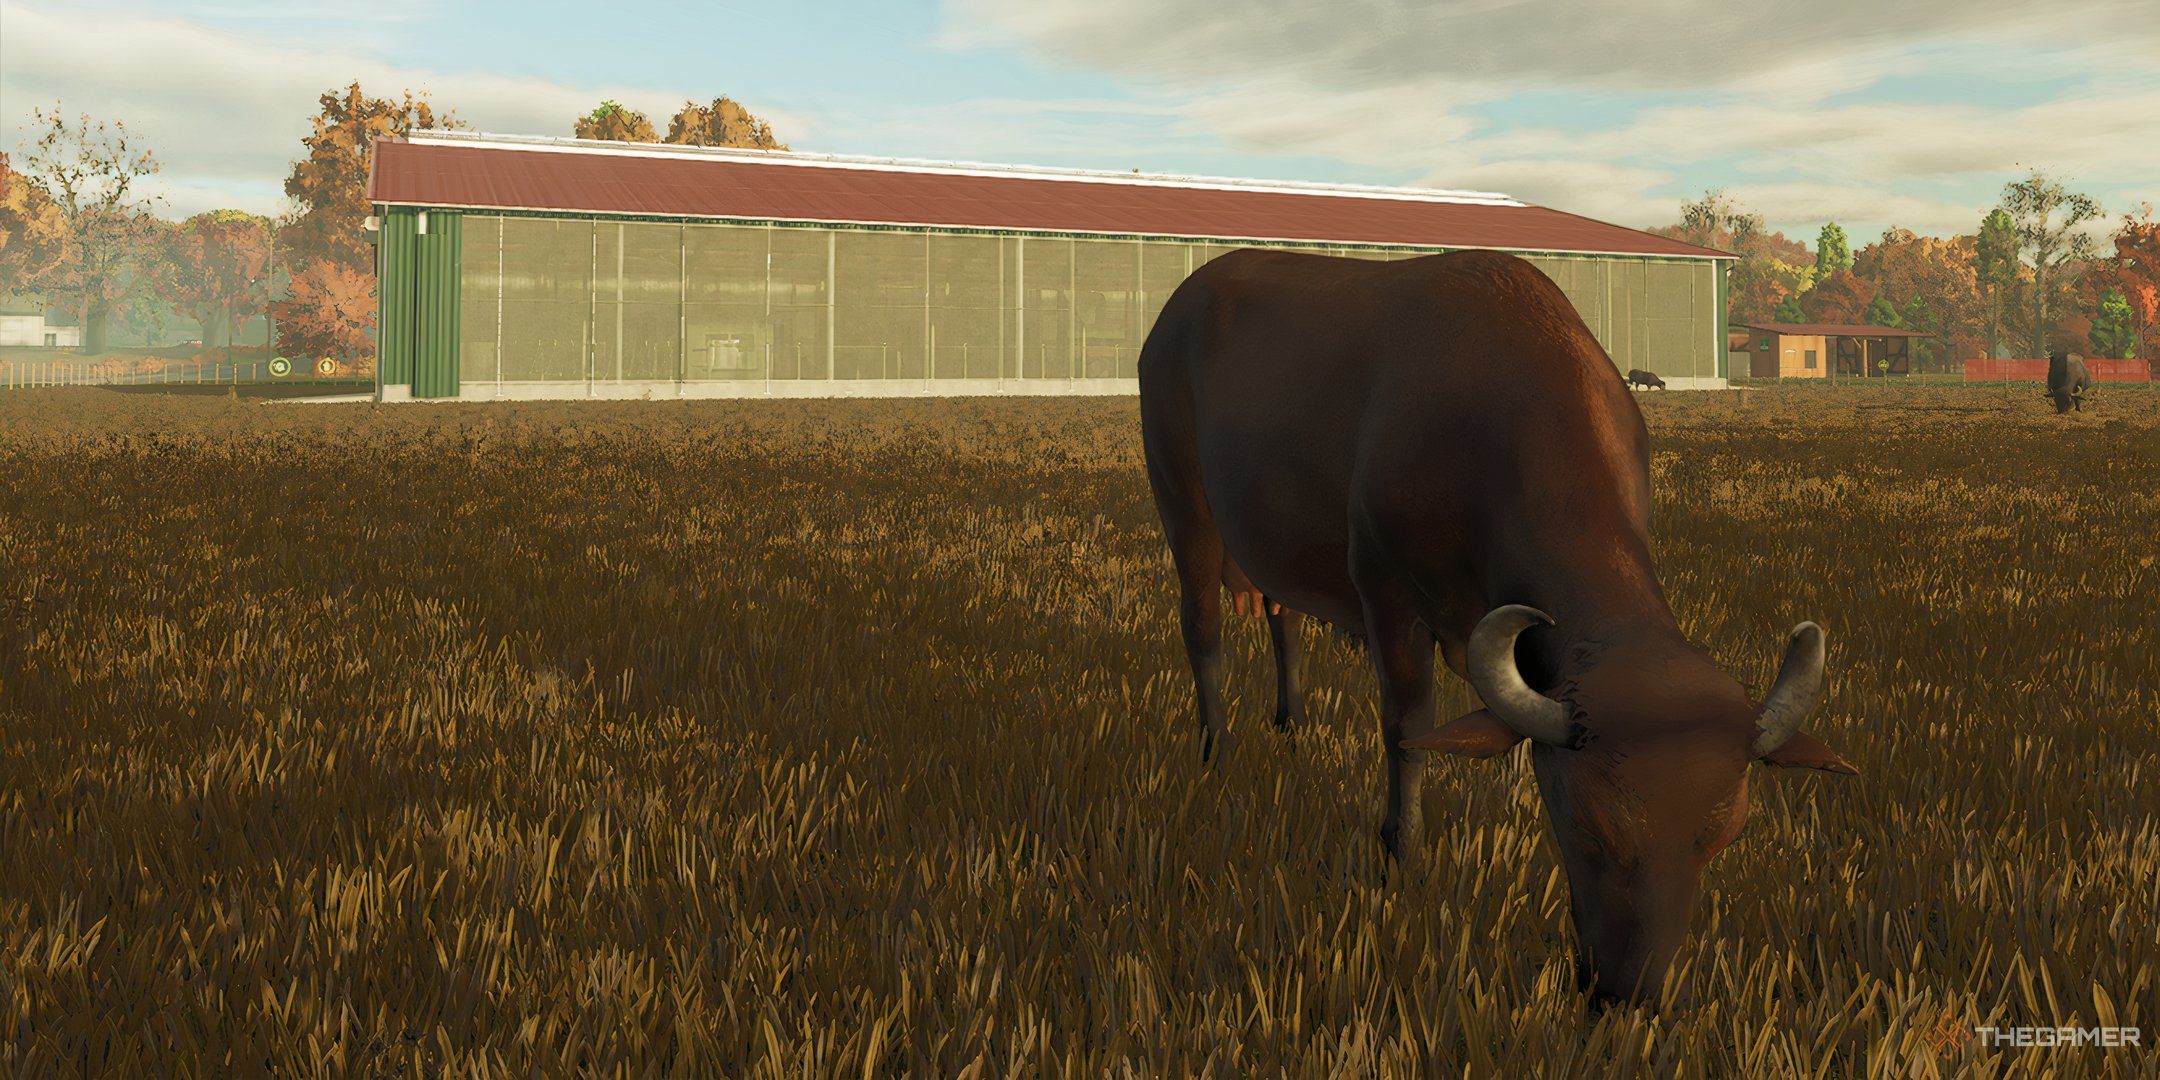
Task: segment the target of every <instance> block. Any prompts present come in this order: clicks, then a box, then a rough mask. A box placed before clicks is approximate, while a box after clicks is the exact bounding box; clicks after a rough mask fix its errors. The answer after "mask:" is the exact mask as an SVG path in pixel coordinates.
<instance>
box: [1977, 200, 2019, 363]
mask: <svg viewBox="0 0 2160 1080" xmlns="http://www.w3.org/2000/svg"><path fill="white" fill-rule="evenodd" d="M1972 265H1973V278H1974V280H1975V281H1976V282H1977V283H1978V285H1979V288H1980V292H1981V296H1982V298H1983V300H1984V304H1985V306H1984V307H1983V309H1982V314H1983V319H1984V323H1985V326H1986V330H1987V355H1988V357H1989V358H1991V359H1992V358H1994V357H1996V356H1999V355H2001V353H2002V316H2003V306H2004V304H2006V303H2007V302H2008V298H2009V297H2010V296H2011V295H2012V293H2013V292H2014V290H2015V289H2016V288H2017V283H2018V239H2017V223H2016V222H2013V221H2011V220H2010V214H2009V212H2008V211H2005V210H2004V209H2003V208H2002V207H1999V206H1998V207H1996V208H1995V209H1993V210H1990V211H1988V216H1987V218H1986V220H1984V221H1982V222H1981V223H1980V235H1979V236H1977V237H1974V239H1973V252H1972Z"/></svg>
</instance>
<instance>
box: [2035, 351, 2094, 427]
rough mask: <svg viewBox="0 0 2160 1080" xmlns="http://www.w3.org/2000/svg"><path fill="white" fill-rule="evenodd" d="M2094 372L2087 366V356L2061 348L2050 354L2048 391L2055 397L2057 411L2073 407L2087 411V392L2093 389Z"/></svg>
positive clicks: (2048, 394)
mask: <svg viewBox="0 0 2160 1080" xmlns="http://www.w3.org/2000/svg"><path fill="white" fill-rule="evenodd" d="M2092 384H2093V377H2092V372H2091V371H2090V370H2088V369H2087V368H2086V367H2085V358H2084V357H2082V356H2072V355H2070V354H2069V353H2067V352H2064V351H2063V350H2061V349H2056V350H2055V351H2053V352H2051V353H2049V354H2048V372H2047V386H2048V388H2047V393H2046V395H2045V396H2046V397H2049V398H2052V399H2054V402H2055V411H2056V412H2057V413H2066V412H2069V411H2070V410H2071V409H2072V408H2075V409H2077V411H2079V412H2084V411H2085V394H2086V393H2087V392H2088V391H2090V390H2091V389H2092Z"/></svg>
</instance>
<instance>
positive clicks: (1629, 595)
mask: <svg viewBox="0 0 2160 1080" xmlns="http://www.w3.org/2000/svg"><path fill="white" fill-rule="evenodd" d="M1612 371H1613V367H1612V361H1611V359H1610V358H1608V357H1607V356H1606V354H1605V350H1604V349H1602V348H1601V347H1599V345H1598V343H1597V340H1596V339H1595V338H1593V337H1592V336H1591V334H1590V331H1589V329H1588V328H1587V327H1585V326H1584V325H1583V321H1582V319H1581V318H1580V317H1579V316H1578V315H1577V314H1576V312H1575V309H1574V307H1573V306H1572V305H1570V304H1569V302H1568V299H1567V297H1566V296H1564V295H1562V293H1561V292H1560V289H1559V287H1558V286H1556V285H1554V284H1553V282H1552V281H1551V279H1549V278H1547V277H1546V276H1545V275H1544V274H1542V273H1540V272H1539V271H1538V270H1537V269H1536V268H1535V267H1533V266H1532V265H1531V264H1530V263H1528V262H1526V261H1524V260H1522V259H1520V258H1517V257H1515V256H1511V255H1504V254H1499V253H1496V252H1487V251H1462V252H1452V253H1449V254H1445V255H1432V256H1426V257H1423V258H1416V259H1408V260H1404V261H1400V262H1387V263H1383V262H1367V261H1363V260H1357V259H1339V258H1330V257H1326V256H1316V255H1304V254H1296V253H1290V252H1279V251H1257V250H1243V251H1236V252H1232V253H1230V254H1227V255H1224V256H1221V257H1220V258H1217V259H1215V260H1214V261H1213V262H1210V263H1208V264H1207V265H1206V266H1204V267H1202V268H1201V269H1200V270H1198V271H1196V272H1195V273H1193V274H1192V275H1191V276H1190V277H1189V278H1188V279H1187V280H1186V281H1185V283H1184V284H1182V285H1180V286H1179V287H1178V289H1177V291H1176V292H1175V293H1174V294H1173V295H1172V296H1171V298H1170V300H1169V302H1168V304H1167V305H1166V306H1165V308H1164V310H1163V313H1162V316H1161V317H1160V318H1159V319H1157V320H1156V323H1155V327H1154V329H1153V330H1152V331H1151V332H1150V333H1149V334H1148V338H1147V342H1146V344H1145V346H1144V347H1143V349H1142V351H1141V354H1140V366H1139V375H1140V422H1141V435H1142V444H1143V447H1144V450H1145V454H1146V459H1147V472H1148V481H1149V484H1150V487H1151V488H1152V490H1153V492H1154V497H1155V506H1156V509H1157V511H1158V513H1159V514H1160V515H1161V517H1162V524H1163V531H1164V533H1165V536H1166V538H1167V539H1168V541H1169V545H1170V552H1171V556H1172V561H1173V562H1174V563H1175V565H1176V568H1177V574H1178V582H1179V586H1180V592H1181V594H1182V599H1181V601H1180V604H1179V615H1180V621H1181V623H1182V625H1183V633H1184V639H1185V650H1186V655H1187V657H1188V659H1189V660H1190V662H1191V665H1192V671H1193V678H1194V683H1195V686H1196V691H1197V698H1198V708H1199V718H1200V727H1201V753H1202V755H1203V757H1209V758H1212V757H1214V756H1215V755H1219V754H1221V753H1223V752H1225V751H1226V750H1227V749H1228V748H1229V743H1228V733H1227V730H1226V728H1225V725H1224V718H1223V708H1222V700H1221V689H1220V686H1219V685H1218V684H1219V683H1220V679H1221V676H1220V667H1221V630H1222V593H1223V590H1224V587H1225V586H1227V587H1228V588H1229V590H1230V591H1231V592H1232V593H1233V594H1234V595H1235V596H1236V597H1237V604H1238V606H1239V607H1240V608H1241V609H1243V608H1246V607H1250V608H1252V609H1253V610H1255V611H1260V612H1264V613H1265V614H1266V616H1267V619H1268V628H1269V631H1270V634H1271V636H1272V637H1273V639H1274V644H1275V655H1276V706H1275V719H1276V722H1277V724H1278V725H1280V726H1284V727H1289V726H1294V725H1295V724H1296V723H1298V722H1299V720H1298V718H1299V715H1300V712H1301V708H1300V703H1299V701H1298V686H1297V679H1296V674H1295V665H1296V661H1297V653H1296V643H1297V628H1298V621H1299V619H1300V617H1301V616H1300V613H1304V614H1309V615H1313V616H1316V617H1318V618H1320V619H1323V620H1326V621H1327V622H1330V623H1333V624H1336V625H1338V626H1348V627H1355V628H1357V629H1359V630H1361V631H1362V632H1363V637H1364V640H1365V643H1366V647H1367V651H1368V652H1369V653H1370V655H1371V656H1372V657H1373V660H1374V663H1375V665H1376V667H1377V669H1378V674H1379V679H1380V697H1381V733H1382V743H1383V745H1384V746H1385V747H1386V753H1387V766H1388V771H1387V808H1386V813H1385V819H1384V821H1383V823H1382V824H1381V826H1380V836H1381V839H1382V841H1383V842H1384V843H1385V844H1386V845H1387V847H1388V850H1389V852H1390V853H1391V854H1392V855H1394V856H1395V857H1396V858H1397V859H1407V858H1411V857H1414V856H1415V854H1416V853H1417V852H1418V851H1419V850H1420V849H1421V847H1422V845H1423V843H1424V817H1423V812H1422V809H1421V805H1422V804H1421V802H1420V800H1419V792H1420V789H1421V785H1422V781H1423V775H1424V773H1423V770H1424V766H1425V759H1426V756H1427V754H1426V752H1432V753H1438V754H1449V755H1455V756H1459V757H1471V758H1482V757H1491V756H1493V755H1496V754H1500V753H1503V752H1505V751H1507V750H1508V749H1510V748H1511V747H1513V746H1514V745H1515V744H1516V743H1518V742H1521V741H1523V740H1525V739H1527V740H1529V741H1530V742H1531V748H1530V759H1531V765H1532V768H1533V770H1534V773H1535V776H1536V778H1537V784H1538V789H1539V792H1540V794H1541V795H1542V797H1543V800H1544V806H1545V813H1546V816H1547V819H1548V820H1549V822H1550V823H1551V827H1552V831H1553V837H1554V840H1555V841H1556V843H1557V845H1558V847H1559V851H1560V855H1561V860H1562V863H1563V865H1564V866H1565V867H1566V870H1567V876H1568V883H1569V887H1570V892H1571V897H1572V902H1571V910H1572V913H1573V916H1574V922H1575V929H1576V936H1577V939H1578V941H1579V942H1580V945H1581V947H1582V950H1583V951H1582V953H1581V955H1580V960H1579V966H1578V973H1579V975H1580V977H1581V979H1582V982H1583V984H1584V986H1585V988H1586V989H1590V990H1593V991H1594V993H1595V994H1596V995H1597V996H1598V997H1599V998H1600V999H1605V1000H1610V999H1614V998H1623V997H1624V998H1632V999H1635V1000H1650V999H1654V998H1656V997H1657V995H1658V994H1659V992H1660V986H1661V984H1662V982H1663V981H1664V978H1665V973H1666V970H1667V968H1668V967H1669V965H1670V963H1671V961H1672V958H1673V955H1674V953H1675V952H1676V951H1677V950H1678V948H1679V947H1680V945H1681V943H1682V941H1683V940H1684V938H1685V935H1686V928H1687V922H1688V915H1689V912H1690V910H1691V909H1692V908H1693V907H1694V904H1695V899H1696V895H1697V893H1698V892H1699V889H1700V884H1699V883H1700V881H1701V875H1702V871H1703V867H1704V866H1705V865H1706V864H1707V863H1708V862H1709V860H1710V858H1711V857H1712V856H1713V855H1715V854H1717V852H1718V851H1719V850H1720V849H1722V848H1724V847H1725V845H1726V844H1728V843H1730V842H1731V841H1732V839H1733V837H1734V836H1735V835H1736V834H1737V833H1738V832H1739V831H1740V826H1741V823H1742V821H1743V820H1744V819H1745V818H1746V816H1747V807H1748V765H1749V764H1750V763H1751V762H1757V761H1760V762H1765V763H1767V764H1771V765H1781V766H1798V767H1804V768H1812V769H1825V770H1830V771H1833V772H1846V773H1849V772H1852V771H1853V769H1852V767H1851V766H1850V765H1847V764H1846V763H1845V762H1844V761H1843V760H1842V759H1841V758H1839V757H1838V755H1837V754H1836V753H1835V752H1833V751H1832V750H1831V749H1830V748H1829V747H1827V746H1825V745H1823V744H1822V743H1820V742H1818V741H1816V740H1815V739H1813V738H1811V737H1809V736H1808V735H1806V734H1804V733H1802V732H1800V730H1799V727H1800V722H1801V719H1802V718H1803V717H1804V716H1805V715H1806V714H1807V712H1808V710H1809V709H1810V708H1811V707H1812V706H1813V704H1814V703H1815V700H1816V698H1817V696H1818V694H1819V692H1820V689H1821V686H1822V681H1823V662H1824V645H1823V633H1822V631H1821V629H1819V628H1818V627H1816V626H1815V624H1813V623H1801V624H1800V625H1799V627H1798V628H1796V629H1795V630H1794V631H1793V633H1792V638H1791V641H1790V642H1789V644H1788V646H1787V648H1786V651H1785V659H1784V666H1783V667H1782V668H1781V669H1780V671H1779V673H1778V677H1777V682H1776V684H1775V685H1774V686H1772V687H1771V689H1770V691H1769V693H1768V694H1767V695H1765V696H1764V698H1763V700H1762V703H1761V704H1760V705H1759V706H1758V705H1756V704H1753V703H1751V702H1750V701H1749V699H1748V695H1747V692H1746V691H1745V690H1743V689H1742V688H1741V686H1740V684H1739V683H1737V682H1734V681H1733V680H1732V679H1731V678H1730V677H1728V676H1727V675H1726V674H1725V673H1724V672H1722V671H1720V670H1719V669H1718V667H1717V666H1716V664H1714V663H1713V662H1712V661H1711V659H1710V658H1709V657H1708V656H1707V655H1705V654H1704V653H1703V652H1702V651H1701V650H1700V649H1698V648H1696V647H1695V646H1694V645H1691V644H1689V643H1688V641H1687V639H1686V638H1685V637H1684V636H1683V635H1682V634H1681V631H1680V628H1679V626H1678V625H1677V623H1676V622H1675V620H1674V617H1673V613H1672V609H1671V608H1670V607H1669V606H1668V605H1667V603H1666V599H1665V593H1664V590H1663V588H1662V587H1661V586H1660V585H1659V583H1658V578H1657V572H1656V570H1655V568H1654V567H1653V566H1652V563H1651V554H1650V551H1651V549H1650V538H1649V528H1650V467H1649V460H1650V458H1649V449H1648V435H1647V433H1646V432H1645V430H1644V427H1643V420H1642V414H1641V412H1640V411H1638V410H1637V409H1636V407H1635V403H1634V401H1633V399H1632V398H1631V397H1630V395H1629V394H1628V393H1627V392H1626V390H1625V389H1624V388H1623V387H1622V385H1621V384H1620V381H1619V380H1616V379H1614V378H1613V376H1612ZM1548 612H1549V613H1550V614H1549V615H1548V614H1547V613H1548ZM1526 631H1527V633H1526ZM1436 642H1437V644H1438V646H1439V651H1440V653H1441V655H1442V657H1444V659H1445V660H1446V663H1447V666H1448V667H1449V668H1450V669H1451V670H1453V671H1454V672H1455V673H1456V674H1457V675H1460V676H1463V677H1464V678H1467V679H1468V680H1469V681H1470V683H1471V684H1472V685H1473V686H1475V687H1476V688H1477V690H1478V693H1479V695H1480V696H1481V697H1482V698H1483V699H1484V701H1485V705H1486V707H1485V708H1483V709H1479V710H1477V711H1474V712H1471V713H1468V714H1465V715H1463V716H1460V717H1457V718H1455V719H1454V720H1452V721H1449V722H1448V723H1446V724H1444V725H1440V726H1439V727H1437V728H1436V727H1434V725H1433V719H1434V718H1433V715H1432V714H1433V646H1434V644H1435V643H1436ZM1286 809H1288V808H1286Z"/></svg>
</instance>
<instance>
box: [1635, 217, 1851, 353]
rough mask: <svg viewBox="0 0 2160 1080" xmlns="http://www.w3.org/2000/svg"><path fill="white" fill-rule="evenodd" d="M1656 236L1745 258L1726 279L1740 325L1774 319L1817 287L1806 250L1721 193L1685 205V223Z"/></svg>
mask: <svg viewBox="0 0 2160 1080" xmlns="http://www.w3.org/2000/svg"><path fill="white" fill-rule="evenodd" d="M1650 231H1651V232H1654V233H1657V234H1658V235H1660V236H1669V237H1672V238H1673V239H1675V240H1679V241H1682V242H1683V243H1689V244H1694V245H1696V246H1698V247H1710V248H1718V249H1720V250H1724V251H1730V252H1732V253H1733V254H1735V255H1737V256H1739V259H1738V261H1736V262H1735V263H1734V264H1733V267H1732V272H1731V274H1730V275H1729V276H1728V277H1727V279H1726V300H1727V302H1726V310H1727V313H1728V314H1729V315H1730V317H1731V318H1732V320H1733V321H1734V322H1760V321H1763V320H1764V319H1767V318H1770V317H1771V315H1772V313H1773V312H1774V311H1776V310H1777V309H1778V308H1779V307H1780V306H1781V305H1782V303H1783V302H1784V301H1785V300H1786V299H1787V298H1789V297H1791V296H1794V295H1796V294H1798V293H1802V292H1806V291H1807V289H1808V286H1810V285H1813V284H1814V283H1815V271H1814V267H1813V265H1812V263H1813V257H1812V256H1811V255H1809V253H1808V250H1807V246H1806V245H1804V244H1801V243H1799V242H1798V241H1795V240H1791V239H1788V238H1787V237H1786V236H1785V235H1784V234H1783V233H1779V232H1775V231H1772V230H1770V229H1768V228H1766V227H1765V226H1764V225H1763V219H1762V215H1761V214H1757V213H1753V212H1750V211H1748V210H1745V209H1743V208H1742V207H1741V206H1740V204H1739V203H1738V202H1736V201H1734V200H1733V199H1731V198H1730V197H1728V196H1727V195H1726V194H1725V193H1724V192H1723V191H1721V190H1718V189H1716V188H1712V189H1711V190H1709V191H1705V192H1703V195H1702V197H1701V198H1700V199H1697V200H1695V201H1693V202H1689V203H1684V204H1682V205H1681V207H1680V222H1679V224H1676V225H1669V226H1665V227H1663V228H1658V229H1652V230H1650Z"/></svg>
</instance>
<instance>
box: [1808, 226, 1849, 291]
mask: <svg viewBox="0 0 2160 1080" xmlns="http://www.w3.org/2000/svg"><path fill="white" fill-rule="evenodd" d="M1850 269H1852V248H1851V246H1850V245H1849V244H1848V243H1847V242H1846V239H1845V228H1844V226H1842V225H1839V224H1838V223H1837V222H1835V221H1833V222H1831V223H1830V224H1828V225H1825V226H1823V227H1822V233H1821V234H1820V235H1818V236H1817V237H1816V238H1815V277H1816V278H1817V279H1818V280H1819V279H1822V278H1826V277H1829V276H1830V275H1832V274H1834V273H1837V272H1838V271H1840V270H1850Z"/></svg>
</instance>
